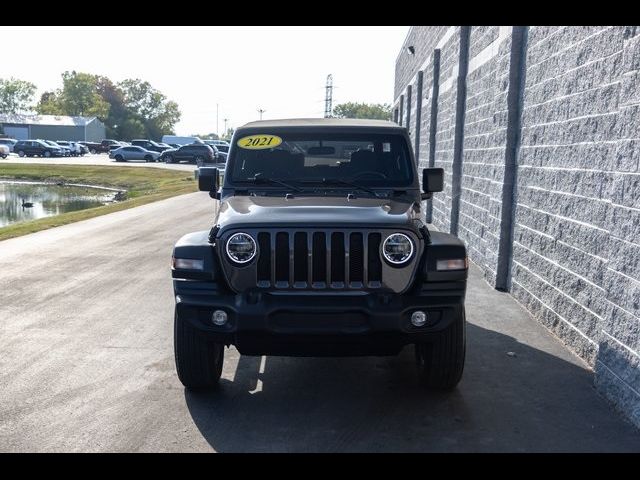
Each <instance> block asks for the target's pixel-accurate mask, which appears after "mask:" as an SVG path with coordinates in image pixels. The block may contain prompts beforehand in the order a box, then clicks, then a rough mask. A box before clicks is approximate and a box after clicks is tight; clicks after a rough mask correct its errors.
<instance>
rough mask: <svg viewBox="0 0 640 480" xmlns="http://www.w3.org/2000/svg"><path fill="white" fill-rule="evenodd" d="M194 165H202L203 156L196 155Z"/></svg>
mask: <svg viewBox="0 0 640 480" xmlns="http://www.w3.org/2000/svg"><path fill="white" fill-rule="evenodd" d="M196 165H197V166H199V167H201V166H202V165H204V157H201V156H200V155H198V156H197V157H196Z"/></svg>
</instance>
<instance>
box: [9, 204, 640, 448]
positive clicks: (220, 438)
mask: <svg viewBox="0 0 640 480" xmlns="http://www.w3.org/2000/svg"><path fill="white" fill-rule="evenodd" d="M212 208H213V207H212V202H211V201H209V200H208V197H207V195H206V194H201V193H195V194H191V195H185V196H181V197H176V198H173V199H169V200H166V201H162V202H157V203H154V204H150V205H145V206H143V207H139V208H136V209H131V210H127V211H123V212H118V213H114V214H110V215H106V216H102V217H97V218H94V219H91V220H88V221H85V222H81V223H76V224H73V225H67V226H64V227H59V228H56V229H52V230H47V231H43V232H38V233H35V234H32V235H29V236H26V237H22V238H17V239H12V240H7V241H4V242H0V268H1V269H0V272H1V273H0V352H2V353H1V354H0V451H212V450H215V451H222V452H226V451H388V450H390V451H640V433H639V432H638V431H637V430H635V429H634V428H633V427H631V426H630V425H629V424H627V423H626V422H624V421H623V420H622V419H621V418H620V417H619V416H618V415H617V414H616V413H614V412H613V411H612V410H611V409H610V408H609V406H608V405H607V403H606V402H605V401H604V400H603V399H602V398H600V397H599V396H598V395H597V394H596V392H595V391H594V389H593V387H592V375H591V373H590V372H589V371H588V370H587V368H585V366H584V365H583V363H582V362H581V361H580V360H579V359H577V358H576V357H575V356H573V355H572V354H571V353H569V352H568V351H567V350H566V349H565V348H564V347H563V346H562V345H561V344H560V343H559V342H558V341H557V340H555V339H554V338H553V337H552V336H551V335H550V334H549V333H548V332H547V331H546V330H545V329H543V328H542V327H541V326H540V325H539V324H537V323H536V322H535V321H533V320H532V319H531V318H530V317H529V316H528V315H527V314H525V313H524V311H523V310H522V309H521V308H520V307H519V306H518V305H517V304H516V303H515V302H514V301H513V300H512V299H511V298H510V297H509V296H508V295H506V294H502V293H498V292H496V291H495V290H492V289H491V288H489V286H488V285H487V284H486V283H484V281H483V280H482V279H481V275H480V274H479V272H478V270H477V269H475V268H473V269H472V273H471V284H470V289H469V294H468V301H467V309H468V320H469V322H470V324H469V345H468V357H467V358H468V360H467V368H466V371H465V374H464V377H463V380H462V382H461V384H460V386H459V388H458V389H457V391H455V392H454V393H451V394H448V395H446V394H433V393H431V394H430V393H426V392H424V391H423V390H421V389H420V388H419V387H418V386H417V383H416V378H415V376H414V365H413V357H412V352H411V351H410V350H406V351H405V352H404V353H403V354H402V355H401V356H399V357H393V358H356V359H314V358H307V359H295V358H294V359H291V358H278V357H267V358H259V357H258V358H254V357H240V356H239V355H238V353H237V352H236V351H235V350H233V349H231V350H227V353H226V364H225V369H224V373H223V379H222V385H221V389H220V390H219V391H218V392H217V393H200V394H193V393H189V392H186V391H185V390H184V389H183V387H182V385H181V384H180V383H179V381H178V379H177V377H176V375H175V372H174V363H173V350H172V312H173V298H172V291H171V281H170V278H169V256H170V250H171V246H172V244H173V243H174V241H175V240H176V239H177V238H178V237H180V236H181V235H182V234H183V233H185V232H188V231H191V230H195V229H204V228H206V227H207V226H208V224H209V216H210V215H211V214H212ZM185 212H188V213H185ZM507 352H515V356H510V355H507Z"/></svg>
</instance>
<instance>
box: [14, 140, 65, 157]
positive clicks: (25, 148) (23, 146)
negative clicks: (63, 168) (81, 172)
mask: <svg viewBox="0 0 640 480" xmlns="http://www.w3.org/2000/svg"><path fill="white" fill-rule="evenodd" d="M13 151H14V152H15V153H17V154H18V156H19V157H61V156H62V155H63V153H62V149H61V148H60V147H56V146H53V145H50V144H48V143H45V142H43V141H42V140H19V141H18V142H17V143H16V144H15V145H14V146H13Z"/></svg>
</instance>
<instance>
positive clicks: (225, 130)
mask: <svg viewBox="0 0 640 480" xmlns="http://www.w3.org/2000/svg"><path fill="white" fill-rule="evenodd" d="M222 120H224V132H222V135H223V136H224V135H226V134H227V120H229V119H228V118H223V119H222Z"/></svg>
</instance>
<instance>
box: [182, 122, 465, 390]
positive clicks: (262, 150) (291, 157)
mask: <svg viewBox="0 0 640 480" xmlns="http://www.w3.org/2000/svg"><path fill="white" fill-rule="evenodd" d="M411 143H412V140H411V138H410V137H409V133H408V131H407V129H406V128H404V127H401V126H400V125H398V124H396V123H392V122H383V121H380V120H367V121H363V120H349V119H344V120H338V119H317V120H314V121H309V120H304V121H300V120H278V121H260V122H252V123H249V124H247V125H245V126H243V127H241V128H239V129H238V130H237V131H236V134H235V137H234V144H233V145H232V146H231V150H230V156H229V161H228V163H227V165H226V170H225V175H224V180H223V183H222V184H221V183H220V176H219V173H220V172H219V170H218V169H217V168H214V167H203V168H200V169H199V170H198V186H199V189H200V190H202V191H205V192H208V193H209V196H210V197H212V198H215V199H216V200H219V201H220V205H219V208H217V209H216V213H215V216H214V218H212V219H211V228H209V229H206V230H204V229H203V230H202V231H198V232H193V233H189V234H187V235H185V236H183V237H182V238H181V239H180V240H178V242H177V244H176V245H175V247H174V249H173V257H172V277H173V279H174V282H173V288H174V299H175V301H176V305H175V313H174V352H175V363H176V369H177V373H178V378H179V379H180V381H181V382H182V384H183V385H185V387H187V388H190V389H201V388H212V387H215V385H216V384H217V383H218V381H219V379H220V374H221V372H222V366H223V362H224V349H225V346H227V347H228V346H231V345H233V346H235V348H236V349H237V350H238V351H239V352H240V355H257V356H260V355H284V356H386V355H397V354H399V353H400V352H401V351H402V350H403V349H404V348H405V347H406V346H412V347H413V348H414V351H415V358H416V365H417V372H416V373H417V376H418V378H419V379H420V383H421V384H422V386H424V387H425V388H428V389H434V390H452V389H453V388H455V386H456V385H457V384H458V382H459V381H460V379H461V377H462V373H463V368H464V363H465V345H466V334H465V331H466V320H465V305H464V300H465V293H466V284H467V276H468V263H467V252H466V249H465V244H464V242H462V241H461V240H460V239H458V238H457V237H456V236H454V235H452V234H449V233H444V232H440V231H436V230H432V229H429V228H428V226H427V224H426V222H425V211H424V208H423V205H424V200H427V199H430V198H432V195H433V194H434V192H440V191H442V189H443V177H444V171H443V169H441V168H425V169H422V171H421V172H420V173H419V172H418V169H417V165H416V161H415V158H414V154H413V151H412V148H411ZM421 180H422V182H421ZM421 184H422V187H421ZM188 215H189V212H185V218H186V217H187V216H188Z"/></svg>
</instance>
